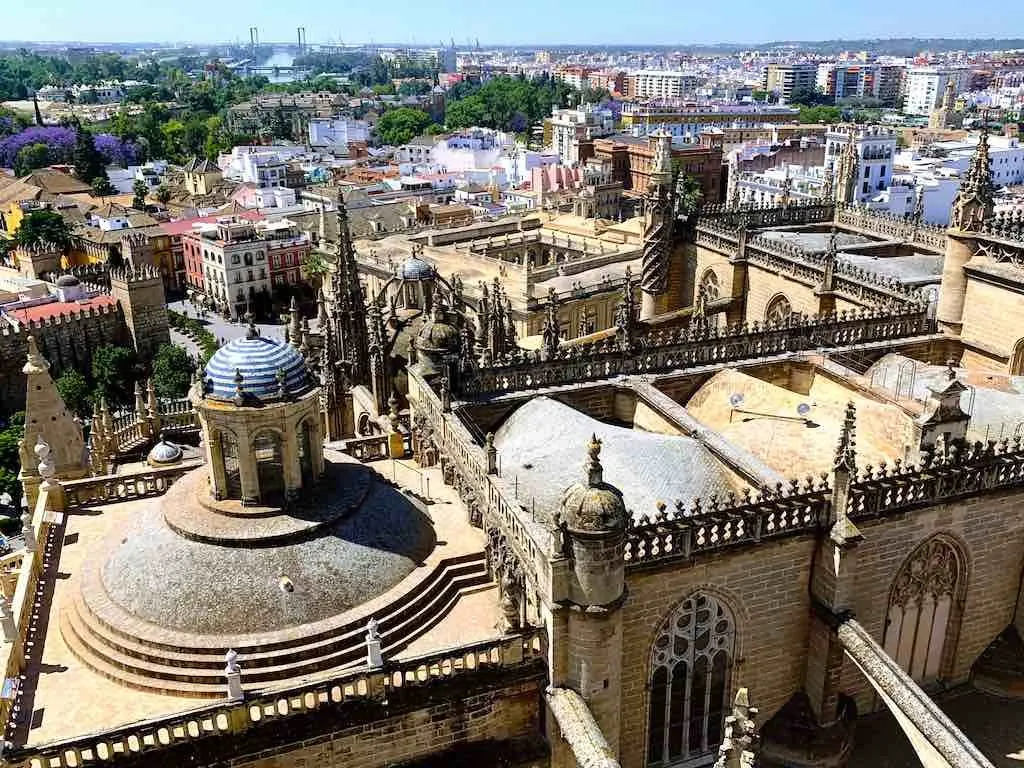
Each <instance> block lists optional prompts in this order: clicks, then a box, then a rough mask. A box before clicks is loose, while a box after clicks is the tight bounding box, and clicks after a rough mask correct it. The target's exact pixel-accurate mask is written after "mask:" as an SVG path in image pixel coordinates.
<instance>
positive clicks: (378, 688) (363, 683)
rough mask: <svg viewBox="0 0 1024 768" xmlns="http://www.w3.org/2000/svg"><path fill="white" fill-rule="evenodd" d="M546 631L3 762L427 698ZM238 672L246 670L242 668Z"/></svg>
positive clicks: (541, 651) (500, 664)
mask: <svg viewBox="0 0 1024 768" xmlns="http://www.w3.org/2000/svg"><path fill="white" fill-rule="evenodd" d="M544 638H545V635H544V631H543V629H534V628H531V629H528V630H526V631H524V632H522V633H518V634H514V635H506V636H504V637H501V638H497V639H494V640H488V641H485V642H481V643H475V644H473V645H467V646H464V647H459V648H451V649H447V650H443V651H436V652H433V653H430V654H426V655H423V656H416V657H412V658H409V659H403V660H400V661H390V660H387V661H385V663H384V665H383V666H381V667H377V668H373V669H366V668H364V669H357V670H351V671H346V672H343V673H341V674H340V675H335V676H323V677H320V678H318V679H314V680H307V681H303V682H302V683H299V684H297V685H291V686H287V687H281V688H272V689H267V690H265V691H260V692H257V693H255V694H251V695H248V696H246V698H245V699H244V700H243V701H223V702H219V703H217V704H212V705H208V706H204V707H199V708H196V709H191V710H188V711H185V712H180V713H177V714H174V715H170V716H167V717H160V718H154V719H151V720H146V721H143V722H138V723H132V724H130V725H126V726H122V727H120V728H114V729H111V730H108V731H104V732H102V733H98V734H89V735H86V736H80V737H75V738H71V739H65V740H62V741H57V742H52V743H49V744H43V745H39V746H32V747H26V748H21V749H14V750H11V751H8V752H7V753H6V754H5V755H4V758H3V759H4V764H5V765H8V766H12V768H80V767H81V766H90V765H106V764H107V763H108V762H109V761H113V760H116V759H117V758H118V757H119V756H124V757H126V758H127V757H138V756H140V755H142V754H143V753H145V752H149V751H157V750H160V749H162V748H165V747H169V746H174V745H177V744H180V743H183V742H185V743H188V742H192V743H195V742H199V741H201V740H205V739H209V738H211V737H213V738H215V737H217V736H222V735H227V734H237V733H242V732H245V731H248V730H250V729H258V728H260V727H262V726H265V725H269V724H273V723H275V722H277V723H280V722H282V721H287V720H288V719H289V718H292V717H301V716H303V715H308V714H309V713H311V712H313V711H316V710H334V711H336V712H340V711H341V710H342V708H343V707H345V706H346V705H350V704H353V703H359V702H371V701H376V702H384V701H387V700H388V699H389V698H393V697H394V696H395V695H396V694H397V692H398V691H400V690H404V689H409V690H410V693H411V692H412V690H413V689H417V688H422V689H424V694H423V702H424V705H426V704H427V703H428V702H429V689H430V688H431V686H433V685H435V684H436V683H437V682H439V681H442V680H447V679H451V678H454V677H465V676H470V675H474V674H478V673H489V672H491V671H492V670H499V669H501V670H513V669H516V668H525V667H528V666H532V665H535V664H538V663H543V659H544V658H545V654H546V647H545V639H544ZM242 675H243V677H244V675H245V671H244V669H243V670H242ZM226 690H227V689H226V687H225V692H226ZM412 695H415V694H412ZM337 720H338V723H339V727H340V726H341V725H342V724H343V722H344V720H343V718H341V717H339V718H338V719H337Z"/></svg>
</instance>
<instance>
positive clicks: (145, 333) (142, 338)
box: [110, 264, 171, 359]
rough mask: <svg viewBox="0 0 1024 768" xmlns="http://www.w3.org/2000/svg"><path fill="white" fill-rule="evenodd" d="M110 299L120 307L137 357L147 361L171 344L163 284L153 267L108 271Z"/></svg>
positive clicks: (123, 268) (132, 267)
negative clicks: (158, 350)
mask: <svg viewBox="0 0 1024 768" xmlns="http://www.w3.org/2000/svg"><path fill="white" fill-rule="evenodd" d="M110 295H111V296H113V297H114V298H115V299H117V303H118V305H119V306H120V307H121V312H122V313H123V314H124V322H125V325H126V326H128V333H129V334H130V335H131V338H132V345H133V346H134V347H135V351H136V352H138V353H139V357H141V358H143V359H146V358H149V357H151V356H152V355H154V354H155V353H156V351H157V349H159V348H160V347H161V346H162V345H164V344H170V343H171V331H170V322H169V320H168V317H167V298H166V295H165V294H164V281H163V278H162V277H161V276H160V273H159V272H158V271H157V270H156V268H155V267H153V266H152V265H147V264H142V265H141V266H137V267H134V266H132V265H131V264H128V265H126V266H124V267H118V268H117V269H112V270H110Z"/></svg>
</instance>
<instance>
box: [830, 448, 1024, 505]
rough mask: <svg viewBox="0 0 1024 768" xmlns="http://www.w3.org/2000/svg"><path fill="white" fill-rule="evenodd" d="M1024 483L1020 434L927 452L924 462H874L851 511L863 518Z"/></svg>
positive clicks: (857, 485) (852, 497) (853, 491)
mask: <svg viewBox="0 0 1024 768" xmlns="http://www.w3.org/2000/svg"><path fill="white" fill-rule="evenodd" d="M1020 485H1024V440H1022V438H1021V436H1019V435H1017V436H1015V437H1014V438H1013V439H1009V438H1005V439H1003V440H1000V441H995V440H992V441H989V442H988V443H980V442H978V443H974V444H972V445H967V446H964V447H963V448H961V449H958V448H957V447H956V446H950V447H949V448H948V449H946V450H943V451H941V452H939V453H935V454H925V455H924V456H923V457H922V459H921V461H920V463H919V464H916V465H908V464H904V463H903V462H901V461H900V460H899V459H897V460H896V461H895V462H894V463H893V465H892V467H890V466H889V465H888V464H886V463H885V462H881V463H880V464H879V465H878V466H877V467H874V466H871V465H868V466H866V467H865V468H864V470H863V471H862V472H861V474H860V475H859V476H858V477H857V479H856V481H855V482H854V483H853V484H852V485H851V487H850V494H849V502H848V503H849V507H848V510H847V514H848V515H849V517H850V519H851V520H862V519H868V518H872V517H879V516H882V515H887V514H892V513H898V512H903V511H908V510H912V509H915V508H918V507H922V506H927V505H930V504H935V503H938V502H942V501H947V500H950V499H955V498H960V497H964V496H973V495H978V494H982V493H987V492H990V491H998V490H1002V489H1004V488H1011V487H1016V486H1020Z"/></svg>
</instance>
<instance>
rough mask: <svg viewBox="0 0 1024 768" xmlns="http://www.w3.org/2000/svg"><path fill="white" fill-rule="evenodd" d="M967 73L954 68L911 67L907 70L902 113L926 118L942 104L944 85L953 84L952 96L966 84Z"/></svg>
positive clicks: (964, 70)
mask: <svg viewBox="0 0 1024 768" xmlns="http://www.w3.org/2000/svg"><path fill="white" fill-rule="evenodd" d="M969 74H970V73H969V72H968V70H966V69H961V68H956V67H911V68H910V69H908V70H907V83H906V96H905V98H904V100H903V111H904V112H905V113H906V114H908V115H924V116H928V115H930V114H931V112H932V110H933V109H935V108H936V107H938V106H939V105H940V104H941V103H942V96H943V94H944V93H945V90H946V83H948V82H950V81H952V82H953V92H954V94H957V93H960V92H961V91H962V90H964V88H965V87H966V84H967V79H968V76H969Z"/></svg>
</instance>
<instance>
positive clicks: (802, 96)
mask: <svg viewBox="0 0 1024 768" xmlns="http://www.w3.org/2000/svg"><path fill="white" fill-rule="evenodd" d="M789 101H790V103H791V104H796V105H798V106H804V107H821V106H827V105H831V104H835V99H833V98H832V97H831V96H829V95H828V94H827V93H822V92H821V91H819V90H817V89H816V88H794V89H793V93H792V94H791V95H790V97H789Z"/></svg>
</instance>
